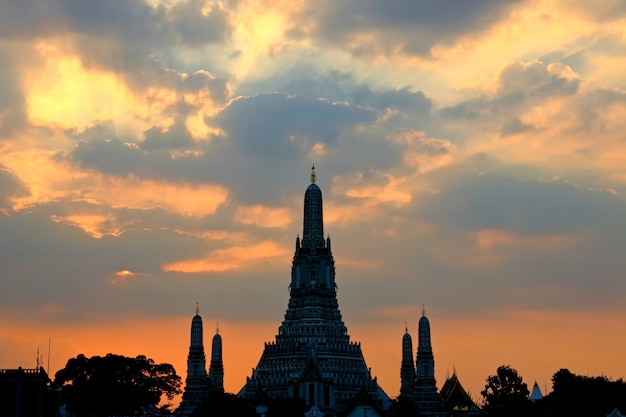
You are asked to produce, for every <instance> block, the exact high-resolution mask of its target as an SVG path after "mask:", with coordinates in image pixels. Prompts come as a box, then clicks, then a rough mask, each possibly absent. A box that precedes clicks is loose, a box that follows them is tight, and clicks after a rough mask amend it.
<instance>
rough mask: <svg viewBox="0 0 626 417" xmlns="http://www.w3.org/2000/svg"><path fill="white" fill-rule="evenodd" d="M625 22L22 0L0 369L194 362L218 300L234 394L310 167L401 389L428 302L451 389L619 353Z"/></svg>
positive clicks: (2, 236)
mask: <svg viewBox="0 0 626 417" xmlns="http://www.w3.org/2000/svg"><path fill="white" fill-rule="evenodd" d="M625 28H626V3H625V2H623V1H619V0H594V1H585V0H509V1H503V0H474V1H471V2H470V1H462V0H419V1H413V0H388V1H385V2H381V1H377V0H358V1H357V0H344V1H341V2H336V1H329V0H318V1H311V0H290V1H280V0H279V1H269V0H225V1H222V2H216V1H211V0H206V1H205V0H180V1H175V0H163V1H158V0H126V1H100V0H54V1H48V0H32V1H28V2H25V1H21V0H6V1H2V2H1V3H0V368H16V367H18V366H22V367H31V368H32V367H35V366H36V364H37V351H38V349H39V361H40V363H41V364H42V365H44V367H46V368H48V367H49V370H50V371H52V373H54V372H56V371H57V370H59V369H61V368H62V367H63V366H64V365H65V363H66V362H67V360H68V359H69V358H71V357H75V356H76V355H78V354H80V353H83V354H85V355H87V356H92V355H105V354H107V353H109V352H110V353H116V354H123V355H128V356H136V355H146V356H148V357H150V358H152V359H154V360H155V361H157V362H167V363H171V364H173V365H174V366H175V368H176V370H177V372H178V374H179V375H183V377H184V375H185V373H186V356H187V353H188V349H189V337H190V336H189V330H190V325H191V319H192V317H193V315H194V314H195V311H196V303H198V306H199V310H200V314H201V315H202V317H203V322H204V331H205V348H206V350H207V352H208V351H210V348H209V346H210V341H211V337H212V335H213V334H214V332H215V331H216V330H217V327H218V326H219V331H220V334H221V335H222V338H223V345H224V367H225V388H226V390H227V391H229V392H233V393H236V392H238V391H239V389H240V388H241V387H242V386H243V385H244V384H245V378H246V376H249V375H251V369H252V368H253V367H255V366H256V364H257V362H258V360H259V358H260V355H261V352H262V351H263V344H264V342H270V341H273V340H274V337H275V335H276V333H277V330H278V326H279V325H280V323H281V322H282V320H283V318H284V313H285V310H286V308H287V302H288V299H289V292H288V285H289V282H290V268H291V260H292V256H293V252H294V247H295V246H294V245H295V239H296V237H297V236H298V234H301V233H302V211H303V197H304V192H305V190H306V187H307V186H308V184H309V175H310V168H311V166H312V165H313V164H314V165H315V169H316V173H317V178H318V181H317V184H318V185H319V186H320V188H321V189H322V192H323V198H324V220H325V232H326V233H327V234H328V235H329V236H330V238H331V240H332V245H333V246H332V248H333V254H334V257H335V262H336V274H337V275H336V280H337V284H338V301H339V307H340V310H341V312H342V317H343V320H344V322H345V324H346V325H347V327H348V332H349V334H350V336H351V340H352V341H358V342H360V343H361V346H362V349H363V352H364V356H365V360H366V363H367V365H368V366H369V367H371V368H372V375H373V376H376V377H377V378H378V382H379V384H380V385H381V386H382V388H383V389H384V390H385V391H386V392H387V394H388V395H389V396H390V397H392V398H393V397H396V396H397V395H398V394H399V387H400V362H401V352H402V350H401V341H402V336H403V334H404V332H405V328H407V329H408V331H409V332H410V333H411V334H412V336H413V344H414V348H416V344H417V324H418V320H419V318H420V316H421V314H422V309H423V308H424V309H425V311H426V315H427V316H428V317H429V320H430V324H431V332H432V333H431V336H432V344H433V349H434V355H435V371H436V376H437V381H438V385H439V387H441V385H442V384H443V382H444V381H445V379H446V376H447V375H450V374H451V373H452V372H454V371H456V373H457V375H458V377H459V379H460V381H461V383H462V384H463V385H464V387H465V388H466V389H467V390H468V391H469V392H470V394H471V395H472V396H473V397H474V398H475V399H478V400H480V390H481V389H482V388H484V385H485V380H486V378H487V377H488V376H489V375H493V374H494V373H495V371H496V369H497V367H498V366H500V365H510V366H511V367H513V368H515V369H517V370H518V372H519V373H520V375H521V376H522V377H523V378H524V381H525V382H526V383H528V384H529V385H532V384H533V383H534V381H537V383H538V384H539V386H540V387H541V389H542V390H543V391H545V390H546V389H547V390H548V391H550V388H551V380H550V378H551V377H552V375H553V374H554V373H555V372H556V371H558V370H559V369H561V368H567V369H569V370H570V371H572V372H573V373H576V374H581V375H589V376H597V375H605V376H607V377H609V378H612V379H618V378H623V377H625V376H626V359H625V358H626V356H625V353H626V331H625V330H624V329H625V325H626V303H625V302H624V300H625V299H626V298H625V297H626V76H625V74H626V33H625ZM218 323H219V324H218Z"/></svg>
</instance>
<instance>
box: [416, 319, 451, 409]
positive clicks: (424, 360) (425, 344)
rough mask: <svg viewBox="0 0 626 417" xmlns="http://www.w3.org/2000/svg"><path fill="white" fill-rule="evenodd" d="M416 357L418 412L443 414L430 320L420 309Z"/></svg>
mask: <svg viewBox="0 0 626 417" xmlns="http://www.w3.org/2000/svg"><path fill="white" fill-rule="evenodd" d="M418 333H419V334H418V345H417V359H416V361H415V371H416V372H415V375H416V378H415V392H414V397H413V398H414V401H415V403H416V404H417V406H418V408H419V410H420V413H421V414H424V415H426V416H433V417H434V416H445V415H446V413H445V412H444V410H443V404H442V402H441V397H440V396H439V394H438V393H437V381H436V380H435V359H434V357H433V348H432V345H431V343H430V322H429V321H428V318H427V317H426V312H425V311H424V310H422V317H421V318H420V321H419V325H418Z"/></svg>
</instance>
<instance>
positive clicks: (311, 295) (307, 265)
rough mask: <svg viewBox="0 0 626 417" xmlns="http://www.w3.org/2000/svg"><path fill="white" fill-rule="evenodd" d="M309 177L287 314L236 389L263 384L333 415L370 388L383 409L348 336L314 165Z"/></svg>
mask: <svg viewBox="0 0 626 417" xmlns="http://www.w3.org/2000/svg"><path fill="white" fill-rule="evenodd" d="M310 179H311V184H310V185H309V186H308V188H307V189H306V192H305V195H304V224H303V231H302V240H300V238H299V237H296V242H295V253H294V256H293V262H292V268H291V284H290V286H289V291H290V298H289V303H288V306H287V311H286V313H285V319H284V320H283V322H282V324H281V325H280V327H279V328H278V335H276V340H275V341H274V342H270V343H266V344H265V348H264V351H263V353H262V355H261V358H260V360H259V363H258V365H257V367H256V368H254V369H253V371H252V375H251V376H250V377H248V378H247V381H246V384H245V385H244V386H243V388H242V389H241V391H240V392H239V394H238V395H239V396H241V397H244V398H254V396H255V395H256V393H257V392H258V391H260V390H262V391H264V393H265V394H266V395H267V396H268V397H269V398H302V399H303V400H304V401H305V402H306V403H307V405H308V406H310V407H311V408H313V407H315V408H316V409H317V410H319V411H320V412H321V413H324V414H327V415H334V414H336V413H338V412H340V411H342V410H344V409H345V408H346V407H347V406H348V405H350V401H351V400H353V399H354V398H356V397H357V394H359V395H361V396H362V395H365V394H367V396H369V397H370V398H372V400H373V401H374V402H375V404H376V406H377V407H378V408H380V409H381V410H385V409H388V408H389V407H390V405H391V403H390V399H389V397H388V396H387V394H385V392H384V391H383V390H382V389H381V388H380V387H379V386H378V383H377V380H376V378H375V377H372V375H371V372H370V369H369V368H368V367H367V365H366V363H365V359H364V358H363V353H362V351H361V345H360V343H355V342H351V341H350V336H349V335H348V329H347V328H346V326H345V324H344V323H343V321H342V318H341V312H340V311H339V307H338V302H337V285H336V283H335V261H334V258H333V255H332V251H331V242H330V237H327V238H324V221H323V207H322V191H321V190H320V188H319V187H318V186H317V184H315V182H316V180H317V177H316V174H315V169H314V168H313V169H312V171H311V177H310Z"/></svg>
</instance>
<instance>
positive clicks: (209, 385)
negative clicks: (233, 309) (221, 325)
mask: <svg viewBox="0 0 626 417" xmlns="http://www.w3.org/2000/svg"><path fill="white" fill-rule="evenodd" d="M202 333H203V328H202V317H200V314H199V310H198V309H197V308H196V315H195V316H194V317H193V319H192V320H191V343H190V346H189V355H188V356H187V378H186V379H185V391H184V392H183V400H182V402H181V403H180V406H179V407H178V409H177V410H176V413H175V414H176V415H178V416H188V415H190V414H191V413H193V412H194V411H195V409H196V408H198V406H199V405H200V404H202V402H203V401H204V400H205V399H206V398H207V397H208V395H209V391H211V390H216V391H220V392H224V366H223V363H222V337H221V336H220V334H219V329H218V330H217V332H216V334H215V336H214V337H213V344H212V349H211V368H210V371H209V374H208V375H207V371H206V357H205V355H204V339H203V335H202Z"/></svg>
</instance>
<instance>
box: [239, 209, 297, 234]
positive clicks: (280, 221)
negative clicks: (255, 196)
mask: <svg viewBox="0 0 626 417" xmlns="http://www.w3.org/2000/svg"><path fill="white" fill-rule="evenodd" d="M233 220H235V221H236V222H239V223H242V224H254V225H256V226H260V227H278V228H280V229H286V228H287V227H289V226H290V225H291V222H292V220H291V211H290V210H288V209H287V208H273V207H266V206H262V205H254V206H240V207H238V208H237V211H236V212H235V215H234V217H233Z"/></svg>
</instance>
